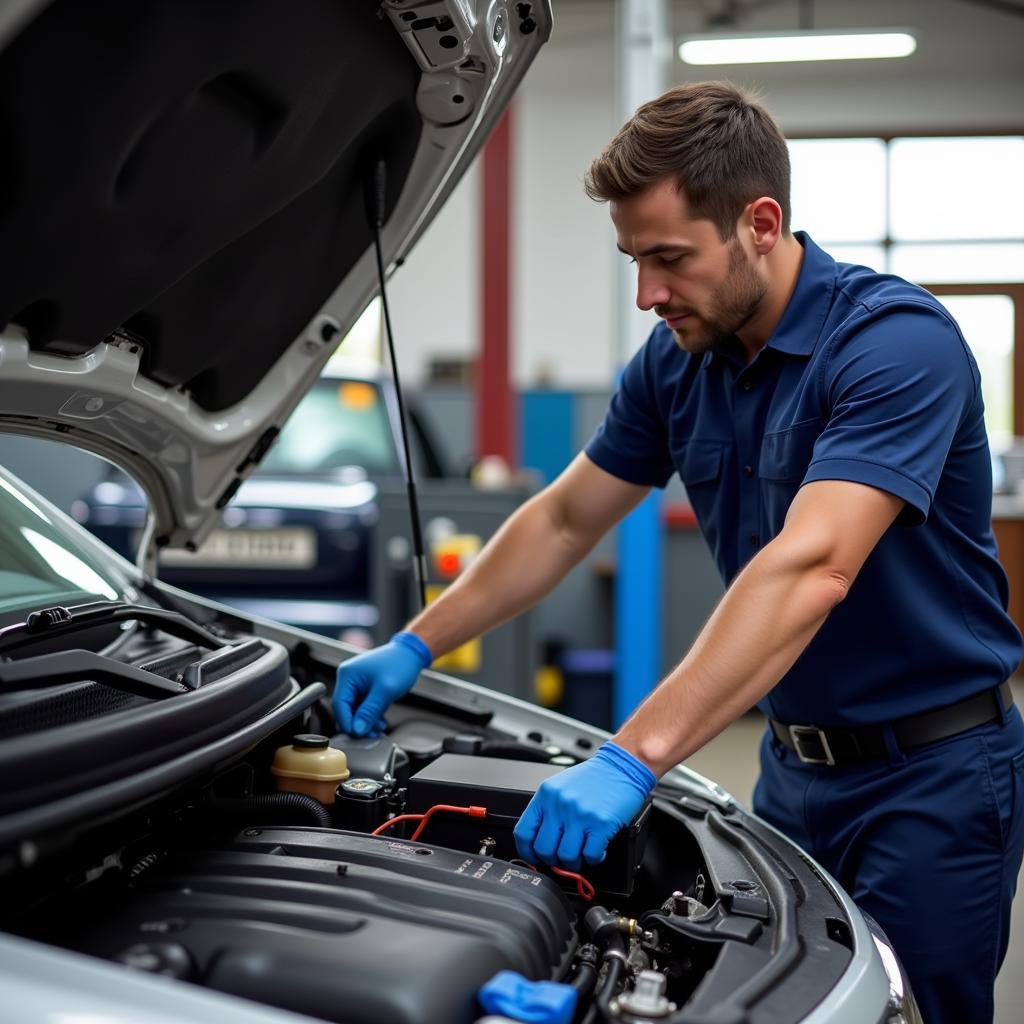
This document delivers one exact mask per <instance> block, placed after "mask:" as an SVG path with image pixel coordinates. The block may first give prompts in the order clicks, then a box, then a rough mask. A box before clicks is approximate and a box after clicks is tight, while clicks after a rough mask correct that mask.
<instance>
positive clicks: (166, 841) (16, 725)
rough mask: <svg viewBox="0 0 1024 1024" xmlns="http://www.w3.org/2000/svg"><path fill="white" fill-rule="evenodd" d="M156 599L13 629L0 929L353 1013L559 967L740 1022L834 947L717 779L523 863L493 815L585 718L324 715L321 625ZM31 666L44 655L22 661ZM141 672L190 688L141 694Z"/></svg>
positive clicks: (803, 881) (423, 1022)
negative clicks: (583, 843)
mask: <svg viewBox="0 0 1024 1024" xmlns="http://www.w3.org/2000/svg"><path fill="white" fill-rule="evenodd" d="M132 614H137V612H134V613H133V612H128V613H126V616H125V618H126V621H131V622H133V623H137V622H138V620H137V619H132V618H131V615H132ZM167 614H169V613H166V612H164V613H161V614H160V615H157V616H156V617H155V618H154V619H153V620H152V621H150V622H149V624H148V625H146V624H144V625H143V626H141V627H139V626H137V625H136V626H134V627H132V628H128V627H122V629H123V632H124V635H122V636H118V637H117V638H116V639H115V640H114V641H113V642H110V637H109V636H105V637H104V638H103V644H102V645H101V650H100V651H99V652H98V653H96V652H93V653H92V654H91V656H90V657H86V655H87V653H89V652H86V651H84V650H74V651H69V650H68V649H67V648H68V645H67V644H66V643H65V644H55V643H54V640H55V639H56V638H57V637H58V636H60V635H61V631H62V630H63V631H65V632H68V631H70V630H71V627H70V626H69V625H68V624H67V623H64V624H63V625H58V626H57V627H55V632H54V633H53V634H52V636H49V637H48V638H47V639H48V643H49V648H50V649H49V650H48V651H45V652H44V651H43V650H42V648H41V647H40V645H39V643H38V642H33V643H28V642H27V641H26V640H25V637H21V638H20V639H19V638H18V637H15V640H16V641H17V642H16V643H15V644H14V646H19V645H20V646H23V647H24V648H25V650H23V652H22V654H23V656H22V657H21V658H19V659H16V660H10V661H9V663H7V664H5V665H3V666H0V675H2V674H3V673H6V674H7V676H8V677H10V679H15V678H16V679H18V680H20V683H18V685H20V686H23V687H25V689H24V690H23V691H16V692H11V688H10V686H9V685H8V686H5V688H4V691H3V693H2V695H0V728H2V729H5V730H6V734H7V735H9V736H12V737H13V738H11V739H8V740H7V742H5V744H4V746H3V752H2V754H0V761H3V762H4V764H3V765H0V767H4V768H6V769H8V770H10V771H12V772H14V775H13V776H11V775H9V777H12V778H14V777H16V778H18V780H19V782H18V787H16V788H15V789H8V791H7V794H8V795H7V796H6V797H5V798H4V801H5V802H4V806H3V808H2V809H0V844H2V845H3V848H4V853H3V857H2V859H0V894H2V906H3V910H2V912H0V927H2V929H3V930H4V931H7V932H9V933H12V934H14V935H20V936H23V937H25V938H29V939H33V940H36V941H38V942H43V943H46V944H47V945H49V946H53V947H59V948H62V949H66V950H72V951H75V952H78V953H84V954H87V955H88V956H91V957H100V958H103V959H104V960H106V961H109V962H112V963H115V964H119V965H123V966H124V967H126V968H128V969H132V970H134V971H136V972H146V973H150V974H155V975H162V976H167V977H171V978H174V979H178V980H179V981H182V982H187V983H191V984H194V985H199V986H202V987H204V988H207V989H211V990H214V991H219V992H223V993H229V994H232V995H234V996H239V997H242V998H244V999H248V1000H252V1001H254V1002H257V1003H260V1004H263V1005H267V1006H274V1007H280V1008H281V1009H285V1010H291V1011H294V1012H298V1013H303V1014H306V1015H308V1016H309V1017H312V1018H315V1019H321V1020H327V1021H337V1022H347V1024H363V1022H371V1021H389V1022H390V1021H394V1022H400V1024H428V1022H451V1024H462V1022H466V1024H470V1022H474V1021H477V1020H479V1019H481V1018H482V1017H483V1016H484V1014H485V1008H484V1007H483V1006H482V1005H481V1003H480V1001H479V998H478V997H479V993H480V991H481V988H482V986H484V985H485V984H486V983H487V982H488V981H489V980H490V979H492V978H493V977H494V976H495V975H496V974H498V973H499V972H503V971H512V972H515V974H516V975H518V976H520V977H521V978H522V979H523V980H524V981H525V982H526V983H528V984H533V983H539V982H556V983H559V984H562V985H565V986H568V987H569V988H571V989H572V991H573V993H574V997H573V998H572V1002H573V1003H574V1005H575V1010H574V1011H573V1013H572V1014H571V1019H572V1020H573V1021H576V1022H580V1021H584V1022H587V1024H593V1022H595V1021H619V1020H623V1021H630V1020H666V1021H672V1022H684V1021H693V1022H697V1021H702V1020H707V1019H714V1020H724V1019H729V1020H736V1021H750V1022H752V1024H753V1022H758V1021H761V1020H764V1021H769V1020H774V1019H778V1018H777V1017H776V1016H775V1014H777V1013H778V1012H779V1011H780V1009H785V1010H786V1012H787V1013H789V1012H790V1011H791V1010H792V1008H793V1007H792V1003H793V999H794V998H796V999H797V1000H798V1001H799V1000H800V999H802V1000H803V1001H804V1002H806V1003H808V1005H813V1000H814V999H815V998H816V997H815V995H814V993H815V992H816V991H825V990H827V988H828V987H829V985H830V984H832V983H833V982H834V980H835V978H837V977H838V976H839V975H840V974H841V973H842V971H843V970H844V969H845V967H846V965H847V964H848V963H849V960H850V956H851V949H852V943H851V935H850V927H849V924H848V922H847V920H846V919H845V917H844V914H843V912H842V909H841V907H840V906H839V904H838V903H837V902H836V901H835V900H834V899H833V898H832V896H831V894H830V893H829V892H828V890H827V889H826V888H825V887H824V886H822V885H821V884H820V881H819V880H818V879H817V878H816V876H815V874H814V872H813V870H812V869H811V867H810V865H809V864H808V863H806V862H804V861H801V860H799V859H798V858H791V857H783V856H781V855H780V853H779V851H778V849H777V848H776V846H775V845H774V844H773V842H772V836H771V835H770V833H768V832H767V830H764V829H763V826H760V825H759V823H757V822H756V819H753V818H751V817H750V816H749V815H746V814H745V813H744V812H742V811H741V810H740V809H739V808H736V807H735V805H729V806H721V805H716V804H715V803H714V802H713V801H710V800H702V799H700V798H699V797H698V796H695V795H694V794H693V793H688V792H685V791H683V790H680V789H676V788H673V786H672V785H671V784H667V783H664V782H663V783H662V784H661V785H660V786H659V787H658V789H657V790H656V791H655V794H654V797H653V800H652V801H650V802H649V803H648V804H647V805H646V806H645V807H644V808H643V810H642V811H641V812H640V813H639V814H638V815H637V817H636V819H634V821H633V822H632V823H631V824H630V825H629V827H627V828H626V829H623V831H622V832H621V833H620V834H619V836H617V837H616V839H615V840H614V841H613V844H612V846H611V847H610V848H609V854H608V857H607V858H606V861H605V862H604V863H602V864H601V865H598V866H596V867H591V866H589V865H587V866H584V868H583V869H582V870H581V871H580V872H578V873H574V872H569V871H563V870H560V869H549V868H547V867H546V866H544V865H532V864H527V863H525V862H523V861H520V860H518V859H517V855H516V850H515V846H514V842H513V839H512V828H513V827H514V825H515V822H516V820H517V819H518V817H519V815H520V814H521V812H522V810H523V809H524V808H525V805H526V803H527V802H528V801H529V799H530V796H531V795H532V793H533V792H534V791H535V790H536V788H537V786H538V785H539V784H540V783H541V782H542V781H543V779H545V778H547V777H549V776H550V775H551V774H553V773H555V772H558V771H561V770H564V768H565V767H567V766H569V765H571V764H574V763H576V762H577V761H578V760H579V759H581V758H583V757H586V756H587V754H588V753H589V750H590V749H592V748H593V747H594V743H593V741H592V740H590V739H589V738H588V737H587V735H585V734H583V733H582V732H581V733H580V735H579V736H577V737H576V739H575V740H574V742H573V743H572V745H571V746H567V745H566V744H565V743H564V742H562V743H561V744H559V743H556V742H552V738H551V736H550V735H548V734H546V731H545V728H544V723H543V718H538V719H537V722H536V723H534V724H535V725H537V723H539V725H538V727H535V728H530V729H526V730H521V731H514V730H511V729H509V728H507V723H506V722H505V721H504V720H503V718H502V715H501V714H500V713H497V712H496V711H495V710H493V709H491V710H488V708H487V706H486V701H483V703H482V702H481V699H480V698H479V696H472V697H471V698H467V699H466V700H465V701H462V702H461V703H460V701H459V700H443V699H442V700H439V699H434V698H431V697H430V696H429V695H424V694H422V693H416V692H414V693H413V694H411V695H410V696H409V697H408V698H406V699H405V700H404V701H402V702H400V703H398V704H396V705H394V706H393V707H392V708H391V710H390V711H389V713H388V727H387V730H386V732H385V734H383V735H379V736H374V737H372V738H362V739H355V738H353V737H349V736H346V735H344V734H338V733H336V732H335V724H334V719H333V714H332V712H331V709H330V703H329V699H328V696H327V694H328V690H329V688H330V686H331V685H332V684H333V672H334V665H335V664H336V661H335V662H334V663H333V664H332V663H331V662H330V661H329V660H328V661H325V660H324V659H323V658H322V657H321V656H320V655H321V654H322V653H323V652H318V651H316V650H314V649H313V648H312V647H310V646H308V645H306V644H303V643H292V645H291V647H290V648H286V647H285V646H284V644H282V643H280V642H279V639H280V638H279V639H273V638H271V637H263V638H259V639H257V638H254V637H253V636H252V635H242V636H239V635H231V636H229V635H228V631H227V629H225V627H224V624H223V623H222V624H220V625H218V624H217V623H210V622H208V623H206V624H205V626H203V627H195V626H193V628H191V630H190V629H189V628H187V627H184V626H182V625H181V623H180V622H177V621H172V620H168V619H167V618H166V616H167ZM105 623H106V620H105V619H104V620H103V622H98V623H97V624H92V625H91V628H95V627H96V626H97V625H99V626H103V625H104V624H105ZM169 627H173V628H169ZM197 629H198V630H199V632H197ZM10 638H11V637H10V634H9V635H8V640H9V641H10ZM23 641H25V642H24V643H23ZM80 641H81V636H80V635H79V636H76V642H80ZM2 643H3V636H2V633H0V645H2ZM55 646H56V647H58V648H59V649H58V650H56V651H55V650H54V649H53V648H54V647H55ZM54 658H58V659H63V662H64V669H63V671H64V675H62V676H59V677H58V676H54V675H53V674H52V667H53V665H54V664H55V662H54V661H53V660H52V659H54ZM75 658H78V660H79V664H80V666H81V671H80V672H79V673H77V675H76V673H75V672H74V671H72V662H73V661H74V659H75ZM46 659H51V660H50V661H49V662H47V661H46ZM33 666H34V667H35V668H36V669H37V670H39V672H40V673H45V670H47V666H49V667H50V671H51V675H50V676H48V677H46V676H45V674H43V675H40V677H39V678H38V679H37V680H36V683H31V682H30V680H31V679H32V669H33ZM197 666H198V667H197ZM101 668H102V669H103V671H100V669H101ZM15 669H17V671H15ZM161 673H162V674H161ZM142 676H156V677H158V678H159V679H160V680H161V681H162V683H166V682H167V681H170V683H172V684H175V685H180V686H181V687H182V689H181V690H180V691H176V692H175V693H173V694H167V693H164V692H163V691H161V692H160V694H159V696H157V697H154V694H153V692H149V691H147V690H146V687H145V685H143V683H142V682H140V679H141V677H142ZM97 680H99V681H97ZM154 685H156V689H157V690H160V685H158V684H154ZM97 688H100V689H97ZM418 689H419V688H418ZM428 689H429V688H428ZM126 690H127V691H130V693H131V699H130V700H128V701H123V700H120V699H117V700H115V699H113V698H112V697H111V696H110V693H114V694H121V693H123V692H125V691H126ZM101 691H102V692H101ZM108 691H109V692H108ZM151 698H152V699H151ZM496 699H497V698H496ZM190 705H195V706H196V707H197V708H199V709H200V710H199V711H197V712H193V711H191V710H190ZM243 705H245V706H247V707H248V708H249V717H250V718H256V720H257V721H256V723H254V722H252V721H249V722H245V723H243V721H242V718H241V717H239V716H240V715H241V714H242V707H243ZM29 707H31V714H29V712H28V711H27V710H26V709H27V708H29ZM536 714H537V715H538V716H543V715H545V714H546V713H545V712H540V711H537V712H536ZM197 716H198V717H197ZM218 716H220V721H221V725H222V726H223V728H222V729H221V730H220V733H221V734H222V735H221V734H218V733H217V731H216V730H215V729H214V722H215V720H216V719H217V717H218ZM260 723H262V724H260ZM257 726H258V727H257ZM211 730H213V733H211ZM239 737H241V738H239ZM206 741H209V742H206ZM229 741H230V742H229ZM97 744H100V745H99V746H97ZM69 752H70V754H71V755H73V756H74V758H77V761H75V760H74V759H69ZM57 755H59V756H57ZM75 763H77V764H79V765H80V766H81V770H80V771H77V772H76V771H74V770H72V766H73V765H74V764H75ZM18 765H22V767H21V769H20V773H21V774H20V775H18V771H19V769H18V768H17V766H18ZM172 768H174V769H175V774H173V775H171V774H168V773H169V772H170V771H171V769H172ZM33 773H34V774H33ZM140 779H148V780H151V781H152V783H153V784H152V785H149V786H147V787H144V788H143V789H139V788H138V786H139V780H140ZM112 787H113V792H114V797H113V798H112V797H111V792H112V789H111V788H112ZM119 787H121V792H122V795H121V798H120V799H117V798H116V796H117V790H118V788H119ZM124 787H128V788H124ZM131 787H135V788H131ZM18 793H21V796H20V797H19V796H18V795H17V794H18ZM26 793H29V794H34V797H33V799H34V805H33V806H29V805H28V802H26V800H25V799H24V795H25V794H26ZM101 797H102V798H103V799H102V800H101ZM76 805H77V806H78V808H79V812H80V811H81V810H82V809H83V808H85V809H88V808H95V811H96V813H94V814H93V815H92V816H91V817H90V818H88V819H83V816H82V814H81V813H72V812H71V810H69V809H70V808H74V806H76ZM54 807H56V808H58V809H60V808H61V807H63V812H62V813H63V817H61V815H60V814H58V813H57V812H53V813H52V814H51V816H50V817H47V814H48V813H49V810H52V808H54ZM48 809H49V810H48ZM3 812H7V813H6V814H5V813H3ZM26 815H29V816H31V815H35V816H36V819H35V820H36V821H37V823H38V827H37V828H36V829H35V831H34V833H33V834H32V836H31V839H29V840H26V839H25V836H26V834H27V833H26V830H25V828H24V824H25V822H26V821H27V820H28V819H27V818H26ZM60 822H63V825H60V824H59V823H60ZM12 823H13V824H12ZM15 826H18V827H17V828H15ZM19 829H20V831H19ZM19 836H20V841H19V842H18V843H17V844H14V845H12V844H11V843H9V842H6V843H5V842H3V840H9V839H12V838H17V837H19ZM794 979H795V980H796V981H797V982H798V987H797V989H796V990H794V989H793V988H792V984H791V983H792V982H793V981H794ZM784 980H785V981H786V982H788V984H783V981H784ZM794 991H795V993H796V995H795V996H794ZM728 1007H732V1008H733V1010H734V1011H735V1013H734V1014H733V1016H729V1017H726V1018H723V1017H721V1013H722V1012H724V1009H723V1008H728ZM730 1012H732V1011H730ZM709 1014H711V1016H708V1015H709ZM566 1019H569V1018H566Z"/></svg>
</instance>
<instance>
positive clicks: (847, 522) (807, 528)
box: [616, 480, 903, 775]
mask: <svg viewBox="0 0 1024 1024" xmlns="http://www.w3.org/2000/svg"><path fill="white" fill-rule="evenodd" d="M902 507H903V502H902V501H901V500H900V499H899V498H896V497H894V496H893V495H891V494H887V493H885V492H884V491H878V490H875V489H874V488H870V487H866V486H864V485H862V484H855V483H850V482H846V481H841V480H822V481H817V482H814V483H811V484H808V485H806V486H804V487H803V488H801V490H800V491H799V492H798V494H797V496H796V498H795V499H794V501H793V504H792V506H791V508H790V512H789V516H788V517H787V520H786V526H785V528H784V529H783V531H782V532H781V533H780V534H779V536H778V537H776V538H775V540H773V541H772V542H771V543H770V544H768V545H767V546H766V547H765V548H764V549H763V550H762V551H761V552H760V553H759V554H758V555H757V556H756V557H755V558H754V559H752V560H751V562H750V563H749V564H748V565H747V567H746V568H745V569H744V570H743V572H741V573H740V575H739V576H737V577H736V579H735V581H734V582H733V584H732V586H731V587H730V588H729V590H728V591H727V592H726V594H725V596H724V597H723V598H722V600H721V602H720V603H719V605H718V607H717V608H716V609H715V611H714V613H713V614H712V616H711V618H710V619H709V620H708V622H707V624H706V625H705V626H704V628H703V629H702V630H701V632H700V635H699V636H698V637H697V640H696V641H695V642H694V644H693V647H692V648H691V649H690V651H689V653H688V654H687V655H686V657H685V658H684V659H683V660H682V662H681V663H680V664H679V665H678V666H677V667H676V668H675V669H674V670H673V671H672V673H671V674H670V675H669V676H668V677H667V678H666V679H665V680H664V682H663V683H662V684H661V685H660V686H659V687H658V688H657V689H656V690H655V691H654V692H653V693H652V694H651V695H650V696H649V697H648V698H647V699H646V700H645V701H644V703H643V704H641V705H640V707H639V709H638V710H637V711H636V713H635V714H634V715H633V716H632V717H631V718H630V719H629V721H628V722H626V724H625V725H623V727H622V729H621V730H620V731H619V733H618V735H617V736H616V741H617V742H618V743H619V745H620V746H622V747H625V748H626V749H627V750H628V751H630V752H631V753H632V754H634V755H635V756H637V757H638V758H639V759H640V760H641V761H643V762H644V763H645V764H647V765H648V767H650V768H651V770H652V771H653V772H655V774H657V775H662V774H664V773H665V772H666V771H668V769H669V768H671V767H673V766H674V765H676V764H678V763H679V762H680V761H683V760H685V759H686V758H687V757H689V756H690V755H691V754H692V753H693V752H694V751H695V750H698V749H699V748H700V747H701V746H703V745H704V744H705V743H707V741H708V740H709V739H711V738H712V737H713V736H715V735H717V734H718V733H719V732H721V730H722V729H724V728H725V727H726V726H727V725H729V723H730V722H732V721H734V720H735V719H736V718H738V717H739V716H740V715H741V714H742V713H743V712H744V711H746V710H747V709H748V708H749V707H751V706H752V705H753V704H755V703H756V702H757V701H758V700H760V699H761V697H763V696H764V695H765V694H766V693H767V692H768V691H769V690H770V689H771V688H772V687H773V686H774V685H775V684H776V683H777V682H778V681H779V680H780V679H781V678H782V677H783V676H784V675H785V674H786V672H787V671H788V670H789V669H790V668H791V667H792V665H793V663H794V662H795V661H796V660H797V658H799V657H800V655H801V653H802V652H803V650H804V648H806V647H807V645H808V644H809V643H810V642H811V640H812V639H813V637H814V634H815V633H817V631H818V630H819V629H820V628H821V626H822V624H823V623H824V621H825V619H826V618H827V617H828V615H829V612H830V611H831V610H832V609H833V608H834V607H835V605H837V604H838V603H839V602H840V601H841V600H842V599H843V598H844V597H845V596H846V593H847V591H848V590H849V588H850V586H852V585H853V581H854V580H855V579H856V576H857V573H858V572H859V571H860V569H861V566H862V565H863V564H864V560H865V559H866V558H867V557H868V555H869V554H870V553H871V551H872V549H873V548H874V546H875V544H877V542H878V540H879V538H880V537H881V536H882V534H883V533H884V532H885V531H886V530H887V529H888V528H889V527H890V526H891V525H892V523H893V521H894V520H895V519H896V516H897V515H898V514H899V511H900V509H901V508H902Z"/></svg>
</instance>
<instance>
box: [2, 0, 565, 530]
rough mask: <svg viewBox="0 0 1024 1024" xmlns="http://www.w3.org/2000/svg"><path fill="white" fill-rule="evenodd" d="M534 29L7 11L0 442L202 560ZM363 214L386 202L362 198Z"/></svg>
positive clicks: (341, 15) (106, 8) (340, 6)
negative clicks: (95, 476) (85, 482)
mask: <svg viewBox="0 0 1024 1024" xmlns="http://www.w3.org/2000/svg"><path fill="white" fill-rule="evenodd" d="M550 30H551V12H550V4H549V0H529V2H526V3H517V2H514V0H507V2H506V0H384V2H381V0H303V3H301V4H294V3H286V2H284V0H218V2H217V3H210V2H209V0H90V2H89V3H87V4H84V3H81V2H80V0H52V2H45V0H10V2H8V3H5V4H4V5H3V6H2V8H0V138H2V139H3V149H4V158H3V161H2V162H0V429H3V430H5V431H9V432H16V433H22V434H28V435H36V436H44V437H50V438H55V439H60V440H64V441H68V442H70V443H73V444H75V445H77V446H79V447H81V448H84V449H87V450H89V451H92V452H95V453H96V454H99V455H102V456H104V457H105V458H108V459H110V460H111V461H113V462H115V463H117V464H118V465H120V466H121V467H122V468H124V469H125V470H127V471H128V472H129V473H131V475H132V476H134V477H135V479H136V480H138V482H139V483H140V484H141V485H142V486H143V487H144V488H145V490H146V492H147V494H148V496H149V499H150V505H151V509H152V513H153V527H154V533H153V539H154V541H155V543H156V544H157V545H159V546H165V545H170V546H185V547H192V546H193V545H198V544H199V543H201V541H202V540H203V539H204V537H205V536H206V534H207V533H208V532H209V530H210V529H212V527H213V525H214V523H215V522H216V520H217V518H218V517H219V514H220V510H221V508H223V506H224V505H225V504H226V503H227V502H228V501H229V500H230V498H231V496H232V495H233V494H234V492H235V491H236V490H237V488H238V486H239V485H240V483H241V482H242V480H243V479H245V477H246V476H248V475H249V473H251V472H252V470H253V469H254V468H255V467H256V466H257V465H258V464H259V461H260V459H261V458H262V456H263V454H264V453H265V452H266V450H267V448H268V447H269V446H270V444H271V443H272V442H273V439H274V438H275V437H276V435H277V432H278V431H279V430H280V428H281V426H282V424H283V423H284V421H285V420H286V419H287V417H288V415H289V414H290V413H291V411H292V409H293V408H294V407H295V405H296V404H297V403H298V402H299V400H300V398H301V397H302V395H303V394H304V393H305V392H306V390H307V389H308V388H309V387H310V386H311V385H312V383H313V382H314V381H315V380H316V378H317V377H318V375H319V373H320V370H321V368H322V367H323V365H324V363H325V362H326V361H327V359H328V358H329V357H330V355H331V353H332V351H333V350H334V348H335V347H336V345H337V342H338V340H339V339H340V338H341V337H342V336H343V335H344V333H345V332H347V331H348V329H349V328H350V327H351V325H352V324H353V323H354V322H355V320H356V318H357V317H358V315H359V314H360V313H361V312H362V310H363V309H364V308H365V306H366V304H367V302H368V301H369V299H370V298H371V297H372V295H373V294H374V293H375V292H376V291H377V288H378V284H377V271H376V259H375V255H374V248H373V232H372V227H371V219H372V218H373V217H374V216H375V214H376V212H377V211H378V210H379V209H381V207H382V208H383V212H384V227H383V231H382V251H383V258H384V263H385V266H386V267H387V268H392V267H394V266H395V265H396V264H397V263H400V261H401V259H402V257H404V256H405V254H406V253H407V252H408V251H409V250H410V248H411V247H412V245H413V244H414V243H415V241H416V240H417V238H418V237H419V236H420V234H421V233H422V232H423V230H424V228H425V227H426V226H427V224H428V223H429V222H430V220H431V219H432V218H433V216H434V214H435V213H436V212H437V211H438V209H439V208H440V207H441V205H442V204H443V202H444V200H445V198H446V197H447V196H448V194H449V193H450V192H451V190H452V189H453V187H454V186H455V184H456V182H457V181H458V180H459V178H460V177H461V176H462V174H463V173H464V172H465V170H466V168H467V167H468V165H469V163H470V161H471V160H472V158H473V156H474V155H475V154H476V152H477V151H478V150H479V148H480V146H481V145H482V143H483V141H484V139H485V138H486V136H487V133H488V131H489V130H490V128H491V127H492V126H493V125H494V123H495V121H496V120H497V118H498V117H499V115H500V114H501V112H502V110H503V109H504V107H505V105H506V104H507V102H508V100H509V98H510V97H511V95H512V93H513V91H514V89H515V87H516V85H517V84H518V82H519V81H520V79H521V78H522V76H523V74H524V72H525V71H526V69H527V67H528V66H529V64H530V62H531V61H532V59H533V57H534V56H535V55H536V53H537V51H538V49H539V48H540V46H541V45H542V43H543V42H544V41H545V40H546V39H547V38H548V36H549V34H550ZM381 199H382V200H383V203H382V204H381Z"/></svg>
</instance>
